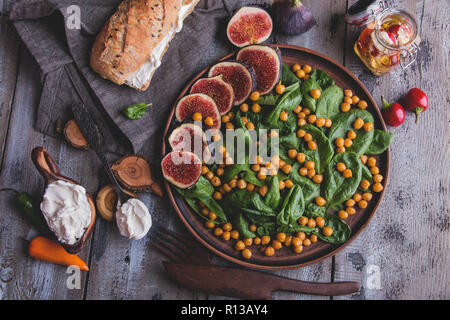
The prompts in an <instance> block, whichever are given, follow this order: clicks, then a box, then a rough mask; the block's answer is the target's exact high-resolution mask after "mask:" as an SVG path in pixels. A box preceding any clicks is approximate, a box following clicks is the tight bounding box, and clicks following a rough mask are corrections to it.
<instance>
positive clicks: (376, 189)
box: [372, 182, 383, 192]
mask: <svg viewBox="0 0 450 320" xmlns="http://www.w3.org/2000/svg"><path fill="white" fill-rule="evenodd" d="M372 190H373V191H374V192H381V191H382V190H383V185H382V184H381V183H379V182H377V183H375V184H374V185H373V187H372Z"/></svg>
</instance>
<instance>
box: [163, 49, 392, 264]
mask: <svg viewBox="0 0 450 320" xmlns="http://www.w3.org/2000/svg"><path fill="white" fill-rule="evenodd" d="M275 46H277V47H279V48H280V50H281V53H282V62H283V63H286V64H288V65H292V64H294V63H299V64H301V65H304V64H309V65H310V66H312V67H313V68H320V69H322V70H324V71H325V72H327V73H328V74H329V75H330V76H331V77H332V78H333V79H334V80H335V82H336V84H337V85H338V86H340V87H341V88H343V89H347V88H350V89H352V90H353V92H354V94H356V95H357V96H358V97H360V98H361V99H364V100H366V101H367V102H368V103H369V107H368V109H367V110H368V111H369V112H371V113H372V114H373V115H374V117H375V127H376V128H379V129H383V130H386V126H385V124H384V121H383V118H382V116H381V113H380V111H379V108H378V106H377V104H376V103H375V101H374V99H373V98H372V96H371V95H370V93H369V92H368V91H367V89H366V88H365V87H364V85H363V84H362V83H361V82H360V81H359V80H358V79H357V78H356V77H355V76H354V75H353V74H352V73H351V72H350V71H349V70H348V69H346V68H345V67H344V66H342V65H341V64H339V63H338V62H336V61H334V60H333V59H330V58H328V57H326V56H324V55H322V54H320V53H318V52H315V51H312V50H309V49H305V48H301V47H296V46H290V45H281V44H277V45H275ZM235 54H236V52H233V53H231V54H229V55H227V56H225V57H223V58H222V59H220V60H219V61H223V60H227V59H230V58H234V56H235ZM208 70H209V67H208V68H206V69H204V70H203V71H202V72H200V73H199V74H198V75H197V76H196V77H195V78H194V79H192V81H191V82H190V83H189V84H188V85H187V86H186V88H185V89H184V90H183V91H182V92H181V94H180V96H179V97H178V99H177V101H178V100H179V99H181V98H182V97H183V96H185V95H186V94H187V93H188V91H189V89H190V87H191V85H192V84H193V83H194V82H195V81H196V80H197V79H199V78H201V77H205V76H206V75H207V71H208ZM175 106H176V103H175V105H174V107H173V110H172V112H171V114H170V116H169V119H168V121H167V125H166V128H165V131H164V137H163V139H164V140H163V148H162V154H163V155H165V154H166V153H167V152H169V151H170V146H168V143H167V137H168V136H169V134H170V132H171V131H172V130H173V129H174V121H173V118H174V112H175ZM376 158H377V160H378V161H377V165H378V167H379V168H380V172H381V174H382V175H383V176H384V181H383V185H384V190H383V192H381V193H378V194H376V193H374V197H373V199H372V200H371V201H370V202H369V206H368V207H367V208H366V209H365V210H357V213H356V214H355V215H353V216H350V217H349V218H348V219H347V220H346V222H347V223H348V224H349V225H350V227H351V229H352V236H351V238H350V239H349V240H348V241H347V242H346V243H344V244H342V245H332V244H328V243H324V242H321V241H319V242H317V243H314V244H313V245H311V246H310V247H308V248H306V247H304V250H303V252H302V253H301V254H295V253H293V252H292V250H291V249H288V248H283V249H281V250H277V251H276V254H275V256H273V257H266V256H264V255H263V254H262V253H260V251H259V250H258V249H259V247H260V246H255V245H254V246H252V247H251V250H252V253H253V255H252V258H251V259H250V260H246V259H243V258H242V256H241V254H240V252H238V251H236V250H234V249H233V244H234V242H235V241H231V240H230V241H224V240H222V239H221V238H217V237H215V236H214V235H213V234H212V231H211V230H209V229H207V228H206V227H205V226H204V220H203V219H201V218H200V217H198V216H197V214H196V213H194V212H192V211H191V210H190V208H189V206H188V205H187V204H186V202H185V201H184V200H183V198H182V197H181V196H180V195H179V194H178V193H177V192H176V191H175V190H173V189H172V187H171V185H170V184H169V183H167V182H166V183H165V186H166V189H167V193H168V195H169V198H170V201H171V203H172V205H173V206H174V208H175V211H176V212H177V214H178V216H179V217H180V219H181V221H182V222H183V223H184V225H185V226H186V227H187V228H188V230H189V231H190V232H191V233H192V234H193V235H194V237H195V238H196V239H197V240H199V241H200V242H201V243H202V244H203V245H204V246H206V247H207V248H208V249H209V250H211V251H212V252H214V253H216V254H217V255H219V256H221V257H222V258H225V259H227V260H229V261H232V262H234V263H237V264H240V265H243V266H246V267H252V268H257V269H265V270H280V269H292V268H299V267H304V266H307V265H311V264H314V263H317V262H320V261H322V260H324V259H325V258H328V257H330V256H332V255H335V254H336V253H338V252H339V251H340V250H342V249H343V248H344V247H345V246H347V245H348V244H349V243H350V242H351V241H353V240H354V239H356V237H357V236H358V235H359V234H360V233H361V231H362V230H364V228H365V227H366V226H367V224H368V223H369V221H370V220H371V219H372V217H373V216H374V214H375V212H376V210H377V208H378V206H379V204H380V202H381V199H382V198H383V195H384V191H385V190H386V185H387V182H388V176H389V160H390V153H389V149H388V150H387V151H386V152H384V154H382V155H381V156H377V157H376Z"/></svg>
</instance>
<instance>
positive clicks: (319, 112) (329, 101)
mask: <svg viewBox="0 0 450 320" xmlns="http://www.w3.org/2000/svg"><path fill="white" fill-rule="evenodd" d="M342 99H344V91H343V90H342V89H341V88H339V87H338V86H336V85H332V86H329V87H328V88H326V89H325V90H323V91H322V94H321V95H320V98H319V99H317V103H316V116H317V118H325V119H329V118H333V117H334V116H335V115H337V114H338V113H339V106H340V104H341V103H342Z"/></svg>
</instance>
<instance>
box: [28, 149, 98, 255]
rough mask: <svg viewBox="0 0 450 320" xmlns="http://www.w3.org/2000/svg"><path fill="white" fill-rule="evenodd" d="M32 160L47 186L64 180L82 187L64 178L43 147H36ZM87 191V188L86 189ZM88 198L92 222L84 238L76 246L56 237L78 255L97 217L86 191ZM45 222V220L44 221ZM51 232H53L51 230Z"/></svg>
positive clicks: (66, 247) (68, 250) (70, 251)
mask: <svg viewBox="0 0 450 320" xmlns="http://www.w3.org/2000/svg"><path fill="white" fill-rule="evenodd" d="M31 159H32V160H33V163H34V165H35V166H36V169H38V171H39V173H40V174H41V175H42V176H43V177H44V179H45V183H46V186H47V185H49V184H50V183H52V182H55V181H58V180H63V181H66V182H69V183H73V184H77V185H79V186H81V185H80V184H79V183H77V182H75V181H73V180H72V179H69V178H67V177H64V176H63V175H61V173H60V172H59V169H58V166H57V165H56V163H55V162H54V161H53V159H52V157H51V156H50V154H49V153H48V151H47V150H46V149H44V148H43V147H36V148H34V149H33V151H32V152H31ZM85 190H86V188H85ZM86 196H87V198H88V201H89V205H90V206H91V222H90V223H89V226H88V227H87V228H86V230H85V231H84V234H83V236H82V237H81V239H80V240H78V241H77V242H76V243H74V244H67V243H63V242H61V241H59V240H58V237H57V236H56V234H54V235H55V238H56V239H57V240H58V242H59V243H60V244H61V245H62V246H63V247H64V248H65V249H66V250H67V252H69V253H78V252H80V251H81V250H82V249H83V246H84V244H85V243H86V241H87V239H88V238H89V236H90V234H91V232H92V230H93V227H94V223H95V217H96V210H95V205H94V202H93V201H92V197H91V195H90V194H89V192H87V190H86ZM44 220H45V219H44ZM50 231H51V230H50Z"/></svg>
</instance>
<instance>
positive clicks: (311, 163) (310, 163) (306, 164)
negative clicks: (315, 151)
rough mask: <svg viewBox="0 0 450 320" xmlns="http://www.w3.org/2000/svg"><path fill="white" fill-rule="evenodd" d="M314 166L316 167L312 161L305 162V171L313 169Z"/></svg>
mask: <svg viewBox="0 0 450 320" xmlns="http://www.w3.org/2000/svg"><path fill="white" fill-rule="evenodd" d="M315 166H316V164H315V163H314V161H312V160H310V161H306V163H305V168H306V169H314V168H315Z"/></svg>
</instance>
